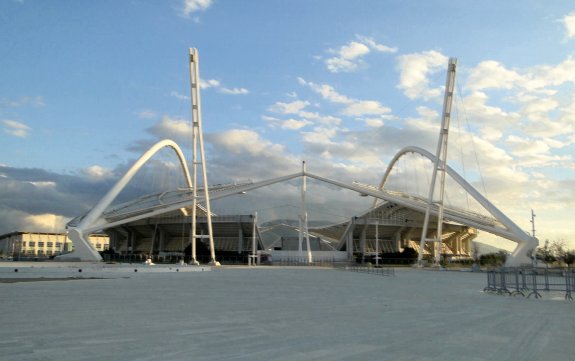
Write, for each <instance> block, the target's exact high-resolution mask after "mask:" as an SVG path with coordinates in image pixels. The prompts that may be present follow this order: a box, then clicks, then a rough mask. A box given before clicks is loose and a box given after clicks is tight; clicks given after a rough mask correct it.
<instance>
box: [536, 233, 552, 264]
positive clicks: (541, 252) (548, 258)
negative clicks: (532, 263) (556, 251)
mask: <svg viewBox="0 0 575 361" xmlns="http://www.w3.org/2000/svg"><path fill="white" fill-rule="evenodd" d="M535 257H536V258H537V259H538V260H540V261H543V262H544V263H545V266H548V265H549V263H553V262H555V261H556V260H557V259H556V258H555V256H554V255H553V249H552V248H551V246H549V240H548V239H546V240H545V244H544V246H543V247H538V248H537V251H536V253H535Z"/></svg>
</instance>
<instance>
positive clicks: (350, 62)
mask: <svg viewBox="0 0 575 361" xmlns="http://www.w3.org/2000/svg"><path fill="white" fill-rule="evenodd" d="M369 51H370V50H369V48H368V47H367V46H366V45H365V44H362V43H358V42H356V41H352V42H350V43H349V44H347V45H344V46H342V47H341V48H340V49H339V50H337V51H333V50H332V52H334V53H336V54H337V56H335V57H332V58H329V59H326V60H325V65H326V66H327V70H329V71H331V72H332V73H339V72H351V71H354V70H356V69H357V67H358V65H359V59H358V58H360V57H362V56H364V55H366V54H368V53H369Z"/></svg>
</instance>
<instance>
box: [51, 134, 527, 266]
mask: <svg viewBox="0 0 575 361" xmlns="http://www.w3.org/2000/svg"><path fill="white" fill-rule="evenodd" d="M164 147H170V148H172V149H174V151H175V152H176V154H178V157H179V159H180V163H181V166H182V169H183V171H184V173H185V175H186V181H187V183H188V186H190V187H191V186H192V183H191V180H190V175H189V171H188V168H187V165H186V162H185V158H184V156H183V154H182V152H181V150H180V148H179V146H178V145H177V144H176V143H175V142H173V141H171V140H163V141H161V142H158V143H156V144H155V145H154V146H152V147H151V148H150V149H149V150H148V151H147V152H146V153H144V155H142V157H140V159H139V160H138V161H137V162H136V163H135V164H134V165H133V166H132V168H130V170H129V171H128V172H127V173H126V174H125V175H124V176H123V177H122V178H121V179H120V180H119V181H118V182H117V183H116V185H115V186H114V187H113V188H112V189H111V190H110V191H109V192H108V193H107V194H106V196H104V197H103V198H102V200H100V202H98V204H97V205H96V206H95V207H94V208H93V209H92V210H91V211H90V212H89V213H88V214H86V216H84V217H83V218H82V219H80V221H79V223H78V224H77V225H76V226H73V227H71V228H70V229H69V231H68V237H69V238H70V239H71V240H72V241H73V242H74V246H75V250H74V255H72V254H70V255H69V258H80V259H82V260H89V261H100V260H101V257H100V255H99V254H98V252H97V251H96V250H95V249H93V247H92V246H91V245H90V243H89V242H88V241H87V240H86V238H87V234H88V233H89V232H93V231H95V230H98V229H103V228H106V227H108V226H111V225H118V224H123V223H126V222H128V221H131V220H136V219H140V218H142V217H149V216H152V215H157V214H161V213H165V212H168V211H171V210H175V209H179V208H181V207H184V206H187V205H189V204H188V203H189V202H190V199H188V198H183V199H181V201H177V202H175V203H173V204H165V205H162V207H161V208H160V209H152V210H148V211H147V212H146V213H145V214H138V215H134V216H127V218H124V219H122V220H116V221H112V222H108V221H107V220H106V218H105V214H104V212H105V210H106V208H107V207H108V206H109V205H110V204H111V202H112V201H113V200H114V199H115V197H116V196H117V195H118V193H119V192H120V191H121V190H122V189H123V188H124V187H125V186H126V185H127V183H128V182H129V181H130V180H131V179H132V178H133V176H134V175H135V173H136V172H137V171H138V170H139V169H140V168H141V167H142V166H143V165H144V164H145V163H146V162H147V161H148V160H149V159H150V158H151V157H152V156H153V155H154V154H155V153H157V152H158V151H159V150H160V149H161V148H164ZM406 153H418V154H420V155H422V156H425V157H427V158H428V159H429V160H430V161H434V160H435V156H434V155H432V154H431V153H429V152H427V151H425V150H424V149H421V148H419V147H414V146H412V147H406V148H403V149H401V150H400V151H399V152H398V153H397V154H396V155H395V156H394V158H393V159H392V161H391V163H390V165H389V166H388V167H387V170H386V172H385V174H384V177H383V179H382V182H381V184H380V186H379V188H376V187H373V188H372V189H366V188H365V187H364V186H359V185H348V184H345V183H342V182H339V181H335V180H332V179H328V178H325V177H321V176H318V175H315V174H311V173H307V172H303V171H302V172H298V173H294V174H290V175H287V176H283V177H278V178H274V179H269V180H264V181H260V182H257V183H253V184H247V185H243V186H238V187H233V188H231V189H229V190H227V191H222V192H220V193H218V194H217V195H215V196H214V197H212V199H217V198H223V197H226V196H230V195H232V194H237V193H238V192H244V191H250V190H254V189H257V188H260V187H265V186H268V185H271V184H274V183H279V182H284V181H287V180H290V179H294V178H297V177H302V176H307V177H310V178H314V179H317V180H319V181H322V182H326V183H330V184H333V185H336V186H339V187H342V188H347V189H350V190H353V191H356V192H358V193H362V194H367V195H370V196H373V197H375V198H377V199H383V200H387V201H390V202H395V203H398V204H401V205H403V206H406V207H408V208H413V209H415V210H422V209H423V208H422V207H423V205H422V204H419V203H418V202H416V201H413V200H410V199H409V198H405V197H401V196H399V195H395V194H392V193H389V192H387V191H385V190H384V189H383V186H384V185H385V182H386V180H387V178H388V177H389V174H390V172H391V170H392V168H393V166H394V165H395V163H396V162H397V161H398V159H399V158H401V157H402V156H403V155H405V154H406ZM446 171H447V173H448V174H449V175H450V176H451V177H452V178H453V179H454V180H455V181H456V182H457V183H458V184H460V185H461V186H462V187H463V188H464V189H465V190H466V191H467V192H468V193H469V194H471V195H472V196H473V197H474V199H475V200H476V201H478V202H479V203H480V204H481V205H482V206H483V207H485V209H486V210H488V211H489V212H490V213H491V215H492V216H493V217H494V218H495V219H496V220H497V221H498V222H500V223H501V225H502V226H503V227H505V228H503V227H502V228H499V227H497V228H498V229H493V226H486V225H485V224H483V223H482V222H478V221H477V220H476V219H473V218H470V217H469V216H468V215H467V216H466V215H464V214H461V215H459V214H458V213H453V212H451V213H450V214H449V218H450V219H452V220H454V221H456V222H461V223H462V224H467V225H470V226H472V227H476V228H479V229H484V230H486V231H487V232H490V230H491V231H492V232H493V233H494V234H498V235H500V236H503V237H505V238H507V239H509V240H511V241H513V242H516V243H518V246H517V247H516V249H515V250H514V252H513V254H512V257H510V258H509V259H508V265H510V266H511V265H518V264H521V263H525V261H526V260H528V258H527V252H528V251H529V250H530V249H532V248H534V247H536V246H537V244H538V241H537V239H536V238H534V237H531V236H530V235H528V234H527V233H526V232H523V231H522V230H521V229H520V228H519V227H518V226H517V225H516V224H515V223H513V221H511V220H510V219H509V218H508V217H507V216H505V215H504V214H503V213H502V212H501V211H499V210H498V209H497V208H496V207H495V206H494V205H493V204H491V202H489V201H488V200H487V199H485V197H483V196H482V195H481V194H480V193H479V192H477V190H475V188H473V187H472V186H471V185H470V184H469V183H467V181H465V180H464V179H463V178H462V177H461V176H459V174H457V172H455V171H454V170H453V169H452V168H450V167H449V166H447V169H446ZM454 212H455V210H454ZM64 257H65V256H62V258H64Z"/></svg>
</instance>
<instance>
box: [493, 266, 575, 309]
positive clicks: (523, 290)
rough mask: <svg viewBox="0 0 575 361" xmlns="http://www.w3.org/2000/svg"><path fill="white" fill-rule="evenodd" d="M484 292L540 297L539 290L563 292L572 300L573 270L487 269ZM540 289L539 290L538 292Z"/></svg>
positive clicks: (574, 284) (574, 275) (574, 287)
mask: <svg viewBox="0 0 575 361" xmlns="http://www.w3.org/2000/svg"><path fill="white" fill-rule="evenodd" d="M483 291H484V292H491V293H497V294H506V295H510V296H516V295H521V296H523V297H525V296H526V295H527V298H529V297H531V296H534V297H535V298H541V297H542V295H541V292H543V291H545V292H565V299H566V300H571V301H573V292H575V270H574V269H571V268H569V269H563V268H501V269H493V270H489V271H487V287H485V288H484V289H483ZM540 291H541V292H540Z"/></svg>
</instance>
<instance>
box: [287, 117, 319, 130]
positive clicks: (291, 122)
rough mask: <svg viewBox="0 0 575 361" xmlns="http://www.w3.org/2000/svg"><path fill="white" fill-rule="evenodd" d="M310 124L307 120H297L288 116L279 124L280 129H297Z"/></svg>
mask: <svg viewBox="0 0 575 361" xmlns="http://www.w3.org/2000/svg"><path fill="white" fill-rule="evenodd" d="M310 124H313V123H312V122H310V121H308V120H297V119H292V118H290V119H288V120H284V121H283V122H282V124H281V127H282V129H289V130H298V129H301V128H303V127H305V126H308V125H310Z"/></svg>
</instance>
